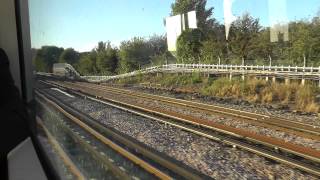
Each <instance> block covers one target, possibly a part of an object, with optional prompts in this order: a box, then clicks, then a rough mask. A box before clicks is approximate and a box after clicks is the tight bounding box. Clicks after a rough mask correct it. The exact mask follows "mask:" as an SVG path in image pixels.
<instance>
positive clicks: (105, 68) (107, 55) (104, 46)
mask: <svg viewBox="0 0 320 180" xmlns="http://www.w3.org/2000/svg"><path fill="white" fill-rule="evenodd" d="M96 52H97V69H98V70H99V72H100V74H104V75H110V74H114V73H115V72H116V69H117V64H118V57H117V53H118V52H117V49H115V48H112V46H111V43H110V42H109V41H108V42H107V43H103V42H99V45H98V47H97V48H96Z"/></svg>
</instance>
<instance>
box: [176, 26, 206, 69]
mask: <svg viewBox="0 0 320 180" xmlns="http://www.w3.org/2000/svg"><path fill="white" fill-rule="evenodd" d="M203 39H204V35H203V33H202V32H201V31H200V30H199V29H189V30H186V31H184V32H183V33H182V34H181V35H180V36H179V38H178V40H177V56H178V62H179V63H199V61H200V58H201V57H200V56H201V48H202V41H203Z"/></svg>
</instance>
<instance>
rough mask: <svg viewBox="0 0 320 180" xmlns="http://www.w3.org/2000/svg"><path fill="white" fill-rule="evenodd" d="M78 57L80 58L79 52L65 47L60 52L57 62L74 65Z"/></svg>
mask: <svg viewBox="0 0 320 180" xmlns="http://www.w3.org/2000/svg"><path fill="white" fill-rule="evenodd" d="M79 59H80V54H79V52H77V51H75V50H74V49H73V48H67V49H65V50H64V51H63V52H62V53H61V55H60V58H59V62H60V63H68V64H71V65H73V66H74V65H75V64H77V63H78V62H79Z"/></svg>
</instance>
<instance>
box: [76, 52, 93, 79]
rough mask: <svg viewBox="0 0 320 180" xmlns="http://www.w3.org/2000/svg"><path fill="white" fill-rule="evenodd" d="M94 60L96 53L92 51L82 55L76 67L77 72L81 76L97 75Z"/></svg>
mask: <svg viewBox="0 0 320 180" xmlns="http://www.w3.org/2000/svg"><path fill="white" fill-rule="evenodd" d="M96 59H97V53H96V51H94V50H92V51H91V52H89V53H82V54H81V55H80V61H79V64H78V65H77V66H76V67H77V70H78V71H79V72H80V74H82V75H96V74H97V73H98V70H97V66H96Z"/></svg>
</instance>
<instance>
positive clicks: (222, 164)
mask: <svg viewBox="0 0 320 180" xmlns="http://www.w3.org/2000/svg"><path fill="white" fill-rule="evenodd" d="M48 92H50V93H51V94H52V95H55V96H56V97H57V98H59V99H60V100H61V101H64V102H67V103H69V104H70V105H71V106H73V107H74V108H76V109H78V110H81V111H82V112H84V113H87V114H89V115H90V116H91V117H93V118H94V119H96V120H99V121H101V122H103V123H104V124H106V125H107V126H110V127H114V128H115V129H117V130H119V131H121V132H123V133H126V134H128V135H129V136H131V137H134V138H136V139H137V140H139V141H140V142H142V143H145V144H146V145H148V146H150V147H152V148H154V149H156V150H158V151H160V152H163V153H166V154H168V155H169V156H171V157H173V158H175V159H177V160H179V161H182V162H183V163H185V164H186V165H188V166H190V167H192V168H194V169H197V170H198V171H200V172H202V173H204V174H207V175H209V176H211V177H213V178H217V179H223V178H226V179H316V178H315V177H313V176H310V175H308V174H304V173H302V172H300V171H298V170H294V169H292V168H290V167H288V166H285V165H282V164H277V163H274V162H271V161H268V160H266V159H265V158H262V157H259V156H257V155H255V154H252V153H249V152H246V151H241V150H238V149H234V148H231V147H227V146H223V145H222V144H220V143H217V142H215V141H212V140H209V139H207V138H203V137H200V136H197V135H194V134H192V133H188V132H185V131H182V130H180V129H178V128H175V127H171V126H165V125H164V124H160V123H157V122H154V121H151V120H148V119H145V118H142V117H138V116H135V115H132V114H130V113H127V112H123V111H120V110H117V109H114V108H111V107H109V106H106V105H103V104H100V103H97V102H93V101H90V100H84V99H80V98H70V97H67V96H65V95H64V94H62V93H59V92H57V91H53V90H48Z"/></svg>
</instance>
